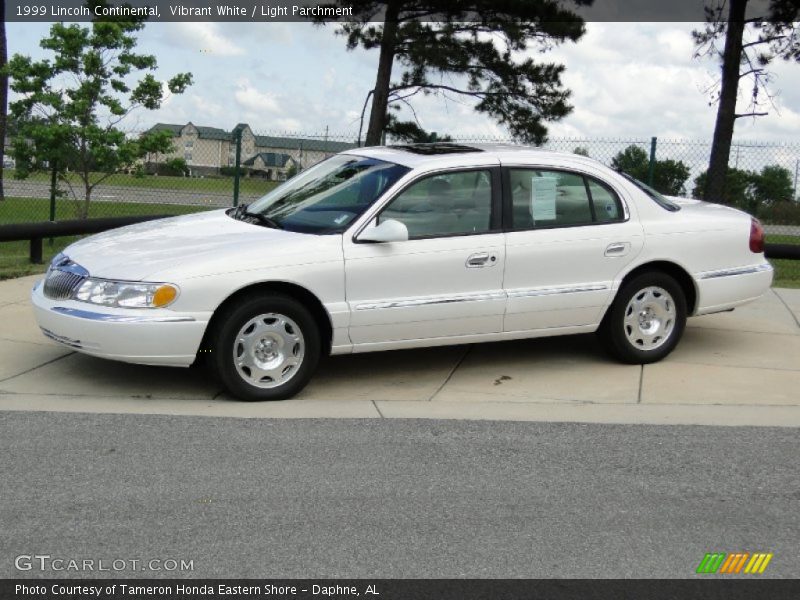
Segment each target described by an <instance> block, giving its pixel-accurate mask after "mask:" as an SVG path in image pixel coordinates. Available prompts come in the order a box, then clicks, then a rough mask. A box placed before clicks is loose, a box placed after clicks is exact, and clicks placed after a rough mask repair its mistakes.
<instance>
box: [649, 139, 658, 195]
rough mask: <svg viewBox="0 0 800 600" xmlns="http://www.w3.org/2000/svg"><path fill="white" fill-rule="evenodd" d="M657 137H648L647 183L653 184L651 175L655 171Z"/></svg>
mask: <svg viewBox="0 0 800 600" xmlns="http://www.w3.org/2000/svg"><path fill="white" fill-rule="evenodd" d="M657 140H658V138H656V137H652V138H650V165H649V166H648V167H647V185H649V186H651V187H652V185H653V176H654V175H655V171H656V142H657Z"/></svg>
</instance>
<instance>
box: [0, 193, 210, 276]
mask: <svg viewBox="0 0 800 600" xmlns="http://www.w3.org/2000/svg"><path fill="white" fill-rule="evenodd" d="M200 210H204V208H203V207H201V206H182V205H177V204H145V203H135V202H121V203H112V202H93V203H92V204H91V205H90V207H89V216H90V217H127V216H132V215H182V214H186V213H192V212H198V211H200ZM49 211H50V202H49V200H40V199H38V198H6V200H5V201H4V202H0V225H6V224H9V223H26V222H31V221H46V220H48V218H49V215H50V212H49ZM74 215H75V213H74V210H73V207H72V202H71V201H70V200H58V201H57V202H56V218H57V219H73V218H75V217H74ZM77 239H79V238H78V236H73V237H57V238H54V239H53V243H52V244H50V243H49V241H48V240H45V242H44V248H43V250H44V252H43V255H44V261H45V262H44V264H43V265H32V264H30V262H29V261H28V256H29V252H30V243H29V242H27V241H24V242H0V280H2V279H10V278H12V277H22V276H24V275H32V274H34V273H42V272H43V271H44V270H45V269H46V268H47V264H48V263H49V262H50V259H51V258H53V256H55V255H56V254H58V253H59V252H61V250H63V249H64V248H65V247H66V246H68V245H69V244H71V243H72V242H74V241H75V240H77Z"/></svg>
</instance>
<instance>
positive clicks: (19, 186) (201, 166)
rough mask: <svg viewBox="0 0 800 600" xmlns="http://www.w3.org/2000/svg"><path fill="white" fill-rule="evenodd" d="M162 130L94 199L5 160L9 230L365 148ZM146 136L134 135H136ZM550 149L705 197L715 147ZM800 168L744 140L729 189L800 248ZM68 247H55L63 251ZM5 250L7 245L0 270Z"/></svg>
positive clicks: (686, 143)
mask: <svg viewBox="0 0 800 600" xmlns="http://www.w3.org/2000/svg"><path fill="white" fill-rule="evenodd" d="M153 130H156V131H166V132H167V133H168V134H169V136H170V138H171V140H172V151H171V152H169V153H166V154H150V155H147V156H145V157H144V158H143V159H142V160H141V161H139V162H138V163H137V164H135V165H133V166H132V167H130V168H129V169H127V170H126V171H125V172H119V173H114V174H110V175H109V174H104V173H90V174H89V183H90V185H91V186H92V187H91V189H90V191H89V193H88V194H87V189H86V182H85V181H84V180H83V178H82V177H80V176H79V175H78V174H77V173H75V172H69V173H67V175H66V177H65V178H60V179H59V180H57V181H56V185H55V186H53V180H52V178H51V175H52V174H51V173H48V172H47V171H46V170H43V171H38V172H33V173H31V174H30V175H29V176H28V177H27V178H25V179H16V178H15V172H14V165H13V162H12V161H10V160H8V159H6V160H4V163H5V164H4V171H5V173H4V189H5V196H6V201H5V202H3V203H0V225H2V224H8V223H19V222H33V221H43V220H64V219H73V218H76V217H78V216H83V215H84V214H85V215H86V216H89V217H106V216H135V215H146V214H169V215H178V214H185V213H189V212H196V211H200V210H208V209H210V208H221V207H228V206H234V205H236V204H238V203H250V202H252V201H254V200H256V199H258V198H259V197H261V196H263V195H264V194H265V193H267V192H269V191H270V190H271V189H273V188H274V187H275V186H277V185H279V184H280V182H282V181H284V180H286V179H287V178H289V177H291V176H293V175H294V174H295V173H297V172H299V171H302V170H303V169H306V168H308V167H309V166H311V165H313V164H315V163H317V162H319V161H320V160H323V159H324V158H326V157H328V156H332V155H334V154H336V153H338V152H341V151H343V150H346V149H349V148H354V147H357V146H358V141H357V137H358V136H357V133H355V132H335V131H329V130H326V131H318V132H304V133H300V132H283V131H266V130H257V129H256V130H253V129H252V128H251V127H250V126H249V125H247V124H244V123H240V124H238V125H236V126H234V127H232V128H231V129H222V128H217V127H205V126H198V125H194V124H193V123H187V124H168V123H160V124H158V125H155V126H154V127H153V128H151V129H150V130H148V131H153ZM142 133H143V132H142V131H132V132H129V135H131V136H138V135H141V134H142ZM441 139H451V140H452V141H454V142H459V143H469V142H472V143H477V142H483V143H490V142H501V143H513V140H511V139H509V138H502V137H495V138H490V137H474V136H459V135H457V134H450V136H448V137H447V138H441ZM393 142H394V140H392V139H391V138H389V139H388V140H387V143H393ZM544 148H545V149H548V150H555V151H561V152H575V153H580V154H585V155H587V156H590V157H592V158H594V159H597V160H599V161H600V162H602V163H604V164H607V165H609V166H614V167H621V168H622V169H623V170H625V171H627V172H629V173H631V174H632V175H633V176H635V177H637V178H639V179H641V180H643V181H645V182H648V183H651V184H652V185H653V186H654V187H656V189H658V190H659V191H661V192H662V193H667V194H671V195H678V196H695V197H696V196H699V195H700V190H702V187H703V185H702V184H703V178H704V173H705V170H706V168H707V165H708V158H709V154H710V151H711V143H710V141H704V140H670V139H656V138H644V139H633V138H632V139H601V138H552V139H550V140H549V141H548V142H547V143H546V144H545V145H544ZM799 167H800V143H795V142H790V143H756V142H737V143H734V144H733V146H732V148H731V158H730V170H731V174H730V175H729V177H730V182H729V183H730V186H729V187H730V189H731V190H733V193H732V196H733V203H734V204H735V205H737V206H739V207H741V208H743V209H744V210H747V211H748V212H750V213H751V214H755V215H756V216H758V217H759V218H760V219H761V220H762V221H763V222H764V223H765V226H766V230H767V233H768V241H770V242H773V243H775V242H777V243H797V244H800V202H798V190H797V175H798V169H799ZM87 197H88V199H87ZM61 241H62V240H56V244H55V247H54V251H55V249H57V246H58V245H59V244H60V243H61ZM68 241H69V240H64V242H65V243H66V242H68ZM8 245H9V244H5V245H4V246H8ZM5 250H7V249H3V248H0V269H2V263H3V258H2V254H3V253H5V254H7V252H6V251H5ZM18 250H19V254H20V255H21V256H27V254H26V253H27V250H25V249H23V247H22V245H20V248H19V249H18ZM778 262H785V263H787V264H785V265H782V267H781V278H780V279H781V281H787V282H789V283H788V284H790V285H794V286H800V264H798V263H791V261H778Z"/></svg>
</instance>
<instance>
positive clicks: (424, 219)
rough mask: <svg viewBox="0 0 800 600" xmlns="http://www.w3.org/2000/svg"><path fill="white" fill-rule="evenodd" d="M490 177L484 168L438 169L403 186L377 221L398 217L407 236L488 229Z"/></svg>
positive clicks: (478, 231)
mask: <svg viewBox="0 0 800 600" xmlns="http://www.w3.org/2000/svg"><path fill="white" fill-rule="evenodd" d="M491 216H492V177H491V172H490V171H487V170H476V171H458V172H450V173H440V174H437V175H431V176H429V177H424V178H422V179H420V180H419V181H417V182H415V183H413V184H412V185H410V186H409V187H408V188H406V189H405V190H403V192H401V193H400V194H399V195H398V196H397V197H396V198H395V199H394V200H392V201H391V202H390V203H389V205H388V206H387V207H386V208H385V209H384V210H383V212H381V214H380V216H379V217H378V223H381V222H383V221H385V220H387V219H395V220H397V221H400V222H401V223H403V224H404V225H405V226H406V227H407V228H408V237H409V239H419V238H426V237H442V236H453V235H468V234H473V233H487V232H489V231H490V229H491Z"/></svg>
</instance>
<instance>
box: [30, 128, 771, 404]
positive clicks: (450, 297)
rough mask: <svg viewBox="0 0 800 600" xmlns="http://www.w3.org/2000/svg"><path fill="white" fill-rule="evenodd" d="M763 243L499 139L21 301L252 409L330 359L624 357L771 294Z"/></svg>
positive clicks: (565, 159)
mask: <svg viewBox="0 0 800 600" xmlns="http://www.w3.org/2000/svg"><path fill="white" fill-rule="evenodd" d="M763 246H764V233H763V229H762V228H761V225H760V224H759V222H758V221H757V220H755V219H753V218H751V217H750V216H749V215H747V214H745V213H743V212H740V211H738V210H735V209H732V208H728V207H725V206H721V205H717V204H710V203H705V202H700V201H696V200H685V199H677V198H667V197H664V196H662V195H660V194H659V193H658V192H656V191H654V190H652V189H650V188H648V187H647V186H645V185H644V184H642V183H640V182H637V181H635V180H633V179H630V178H628V177H627V176H625V175H622V174H620V173H617V172H615V171H613V170H611V169H609V168H607V167H605V166H603V165H602V164H600V163H599V162H597V161H595V160H591V159H589V158H585V157H582V156H578V155H573V154H560V153H552V152H545V151H541V150H537V149H533V148H525V147H520V146H501V145H477V144H476V145H469V146H462V145H456V144H431V145H408V146H390V147H376V148H357V149H353V150H349V151H347V152H344V153H342V154H338V155H336V156H333V157H331V158H329V159H327V160H325V161H323V162H321V163H319V164H317V165H316V166H314V167H312V168H310V169H308V170H307V171H304V172H303V173H301V174H300V175H298V176H296V177H294V178H293V179H291V180H289V181H288V182H286V183H284V184H283V185H281V186H279V187H277V188H276V189H274V190H273V191H272V192H270V193H269V194H267V195H266V196H264V197H263V198H262V199H260V200H258V201H257V202H254V203H253V204H251V205H249V206H240V207H238V208H234V209H227V210H217V211H210V212H203V213H198V214H193V215H188V216H182V217H175V218H170V219H164V220H160V221H153V222H149V223H143V224H140V225H134V226H131V227H125V228H122V229H117V230H114V231H109V232H106V233H103V234H100V235H95V236H92V237H89V238H86V239H83V240H81V241H79V242H77V243H75V244H72V245H71V246H69V247H68V248H66V250H65V251H64V253H63V254H61V255H59V256H57V257H56V258H55V259H54V260H53V262H52V264H51V266H50V268H49V270H48V272H47V275H46V277H45V279H44V280H43V282H40V283H39V284H37V285H36V286H35V288H34V290H33V293H32V300H33V306H34V309H35V313H36V318H37V320H38V323H39V325H40V327H41V329H42V331H43V332H44V334H45V335H46V336H48V337H49V338H51V339H53V340H55V341H57V342H60V343H61V344H65V345H67V346H69V347H71V348H74V349H76V350H79V351H81V352H85V353H87V354H91V355H94V356H100V357H103V358H110V359H114V360H121V361H127V362H132V363H142V364H151V365H174V366H182V367H188V366H189V365H191V364H192V363H194V362H195V361H197V360H198V359H201V358H202V359H206V361H207V364H208V365H209V367H210V368H211V370H212V371H213V372H214V373H215V375H216V376H217V377H218V378H219V379H220V381H221V382H222V383H223V384H224V385H225V387H226V388H227V389H228V390H229V391H230V392H231V393H232V394H233V395H235V396H237V397H239V398H242V399H245V400H277V399H283V398H288V397H291V396H293V395H294V394H296V393H297V392H299V391H300V390H301V389H302V388H303V387H304V386H305V385H306V383H308V381H309V379H310V378H311V376H312V375H313V373H314V371H315V369H316V368H317V364H318V362H319V360H320V357H321V356H322V355H323V354H347V353H351V352H369V351H373V350H392V349H397V348H420V347H423V346H436V345H446V344H465V343H470V344H471V343H475V342H487V341H497V340H510V339H518V338H534V337H541V336H552V335H562V334H571V333H586V332H593V331H598V332H599V334H600V335H601V337H602V339H603V340H604V342H605V344H606V345H607V347H608V349H609V350H610V352H611V353H612V354H613V355H614V356H616V357H617V358H618V359H620V360H622V361H624V362H628V363H649V362H653V361H657V360H660V359H661V358H664V357H665V356H666V355H667V354H669V353H670V352H671V351H672V349H673V348H674V347H675V345H676V344H677V343H678V341H679V340H680V338H681V335H682V334H683V330H684V327H685V324H686V318H687V317H688V316H691V315H703V314H709V313H714V312H720V311H728V310H731V309H733V308H734V307H736V306H738V305H740V304H743V303H745V302H750V301H752V300H755V299H756V298H758V297H759V296H761V295H762V294H763V293H764V292H765V291H766V290H767V289H768V288H769V286H770V284H771V282H772V268H771V267H770V265H769V263H768V262H767V261H766V260H765V258H764V251H763Z"/></svg>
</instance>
